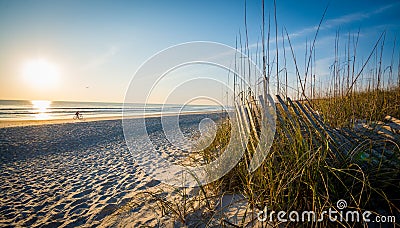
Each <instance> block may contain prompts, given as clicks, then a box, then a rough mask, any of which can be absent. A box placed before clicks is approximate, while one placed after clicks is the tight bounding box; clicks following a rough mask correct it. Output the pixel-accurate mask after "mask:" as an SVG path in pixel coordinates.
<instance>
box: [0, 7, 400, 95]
mask: <svg viewBox="0 0 400 228" xmlns="http://www.w3.org/2000/svg"><path fill="white" fill-rule="evenodd" d="M328 4H329V7H328V11H327V14H326V17H325V20H324V23H323V24H322V28H321V30H320V34H319V36H318V40H317V49H316V59H317V63H316V64H317V65H316V67H317V74H318V75H319V77H320V80H321V81H323V80H324V77H325V78H327V74H329V68H328V67H329V64H331V63H332V58H333V54H334V53H333V49H334V41H335V34H336V32H337V31H340V34H342V37H341V39H340V40H346V39H347V38H346V37H347V34H348V33H349V32H350V33H355V32H357V31H358V29H360V42H359V48H358V49H357V51H358V53H357V56H358V57H359V58H360V60H361V59H366V58H367V57H368V54H369V52H370V50H371V49H372V46H373V45H374V43H375V41H376V40H377V39H378V38H379V36H380V34H381V33H382V32H383V31H384V30H386V33H387V34H386V44H385V51H384V59H385V60H386V62H387V61H390V58H391V49H392V46H393V42H394V38H395V37H396V36H399V35H400V16H399V13H398V12H400V1H372V0H367V1H366V0H363V1H362V0H355V1H330V2H329V1H277V19H278V27H279V29H278V30H279V31H278V32H279V34H280V33H281V31H282V28H283V26H285V27H286V29H287V31H288V33H289V34H290V37H291V41H292V44H293V46H294V47H295V52H296V55H297V56H298V58H299V59H301V60H299V61H300V62H301V64H299V65H304V53H305V43H306V41H310V40H312V39H313V37H314V34H315V26H317V25H318V23H319V20H320V18H321V16H322V13H323V11H324V9H325V7H326V6H327V5H328ZM272 5H273V1H267V0H266V15H267V16H268V14H269V13H271V18H272V16H273V9H272ZM247 16H248V18H247V24H248V32H249V43H250V46H251V47H253V48H252V53H253V54H254V53H255V50H256V49H255V46H256V43H257V42H260V40H261V1H247ZM0 29H1V31H2V32H1V35H0V50H1V52H0V99H46V100H78V101H79V100H83V101H114V102H122V101H123V99H124V95H125V91H126V89H127V86H128V85H129V82H130V80H131V78H132V76H133V74H134V73H135V72H136V70H137V69H138V68H139V66H140V65H141V64H142V63H143V62H144V61H146V59H148V58H149V57H151V56H152V55H154V54H155V53H157V52H159V51H161V50H163V49H165V48H168V47H170V46H171V45H177V44H180V43H182V42H189V41H213V42H220V43H223V44H226V45H230V46H235V39H236V37H237V36H238V35H239V31H240V32H241V34H242V35H243V34H244V1H227V0H225V1H223V0H221V1H172V0H171V1H144V0H143V1H139V0H137V1H11V0H9V1H4V0H0ZM273 29H274V28H273ZM272 36H274V34H272ZM398 40H399V42H398V43H399V44H400V39H399V38H398ZM271 45H272V46H271V47H275V43H271ZM280 45H281V44H280ZM398 46H400V45H398ZM343 49H344V46H343ZM397 50H399V49H398V48H397V49H396V52H395V54H396V57H397V56H398V51H397ZM287 54H289V53H287ZM38 58H39V59H46V60H47V61H48V62H49V63H51V64H54V65H56V66H57V67H58V69H59V72H60V76H59V80H58V83H57V84H55V85H52V86H51V87H37V86H36V87H34V86H32V85H31V84H32V83H29V82H27V81H26V80H25V79H24V78H23V77H22V76H21V68H23V65H24V63H25V62H27V61H30V60H32V59H38ZM271 58H273V56H272V57H271ZM290 61H291V60H290V59H288V62H290ZM289 73H290V80H291V81H294V70H293V68H292V69H289ZM176 102H180V101H178V100H177V101H176Z"/></svg>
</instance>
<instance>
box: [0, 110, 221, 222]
mask: <svg viewBox="0 0 400 228" xmlns="http://www.w3.org/2000/svg"><path fill="white" fill-rule="evenodd" d="M217 115H218V114H191V115H185V116H184V119H186V121H184V122H183V123H182V124H181V125H180V127H181V129H182V131H184V132H186V133H187V134H189V135H196V134H198V123H199V121H200V120H201V119H203V118H205V117H208V118H210V117H211V116H212V117H211V118H218V116H217ZM149 120H150V121H148V124H150V125H151V126H150V127H151V129H152V135H153V136H152V138H153V143H157V142H159V143H160V144H162V143H163V140H162V126H161V125H160V118H157V117H151V118H149ZM130 121H132V124H135V123H136V122H138V121H142V120H141V119H139V118H136V119H130ZM55 123H57V124H55ZM19 125H21V126H19ZM26 125H34V126H26ZM13 126H14V127H11V126H8V127H3V128H0V227H5V226H14V227H15V226H23V227H33V226H40V227H70V226H74V227H75V226H82V227H91V226H107V225H106V224H107V223H104V221H103V220H105V218H106V217H107V216H110V215H111V214H113V213H115V212H116V211H117V210H118V208H121V207H123V206H124V205H127V204H128V203H129V202H132V201H134V200H135V198H134V197H137V193H138V192H139V191H144V190H146V189H151V188H156V187H157V186H159V185H160V182H159V181H156V180H152V178H150V177H149V176H148V175H147V174H146V173H144V172H143V171H142V170H141V168H140V167H138V166H137V164H136V161H135V157H134V156H133V155H132V154H131V153H130V152H129V150H128V148H127V146H126V143H125V139H124V135H123V130H122V124H121V119H113V120H96V121H95V120H90V121H88V120H87V121H74V123H70V120H68V121H67V122H58V121H48V122H46V121H42V122H35V123H34V124H32V123H28V124H27V123H22V122H21V123H18V124H16V123H15V124H14V125H13ZM15 126H19V127H15ZM157 134H158V135H160V137H159V138H160V141H157V139H156V140H154V138H155V137H154V136H155V135H157ZM139 138H140V137H139ZM137 143H138V144H140V143H141V142H140V140H138V141H137ZM159 150H161V151H160V152H162V153H165V154H171V153H176V152H177V151H176V150H174V149H173V148H168V147H165V146H160V147H159ZM142 207H144V206H143V205H142V206H141V205H135V206H134V209H135V210H136V211H140V214H139V217H136V218H135V217H133V218H129V221H130V222H129V226H132V227H136V226H137V225H150V226H152V225H154V224H155V219H156V218H155V217H154V213H152V212H149V211H145V210H143V211H141V208H142ZM125 221H126V219H125ZM114 222H115V221H114Z"/></svg>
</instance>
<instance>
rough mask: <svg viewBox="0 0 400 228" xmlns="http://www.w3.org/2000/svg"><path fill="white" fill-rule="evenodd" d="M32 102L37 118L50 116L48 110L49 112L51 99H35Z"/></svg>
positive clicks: (42, 118) (43, 118)
mask: <svg viewBox="0 0 400 228" xmlns="http://www.w3.org/2000/svg"><path fill="white" fill-rule="evenodd" d="M31 103H32V106H33V109H34V111H35V113H34V114H33V116H34V117H35V118H36V119H39V120H45V119H49V118H50V115H49V114H48V112H49V110H48V108H50V105H51V101H46V100H34V101H31Z"/></svg>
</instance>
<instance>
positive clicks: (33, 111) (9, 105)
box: [0, 100, 221, 120]
mask: <svg viewBox="0 0 400 228" xmlns="http://www.w3.org/2000/svg"><path fill="white" fill-rule="evenodd" d="M124 105H125V106H124ZM123 109H124V111H125V116H138V115H142V114H143V112H145V114H146V115H152V114H161V113H190V112H208V111H219V110H221V106H212V105H185V106H183V107H182V105H179V104H164V105H163V104H136V103H129V104H123V103H107V102H73V101H44V100H32V101H30V100H0V120H51V119H69V118H71V119H72V118H73V117H74V115H75V112H76V111H79V112H80V113H81V114H82V115H83V117H84V118H92V117H112V116H122V112H123Z"/></svg>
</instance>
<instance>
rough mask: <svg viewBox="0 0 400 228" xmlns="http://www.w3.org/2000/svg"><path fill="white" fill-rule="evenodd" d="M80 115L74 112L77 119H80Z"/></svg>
mask: <svg viewBox="0 0 400 228" xmlns="http://www.w3.org/2000/svg"><path fill="white" fill-rule="evenodd" d="M80 114H81V113H80V112H79V111H76V112H75V116H76V118H77V119H79V118H80Z"/></svg>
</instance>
